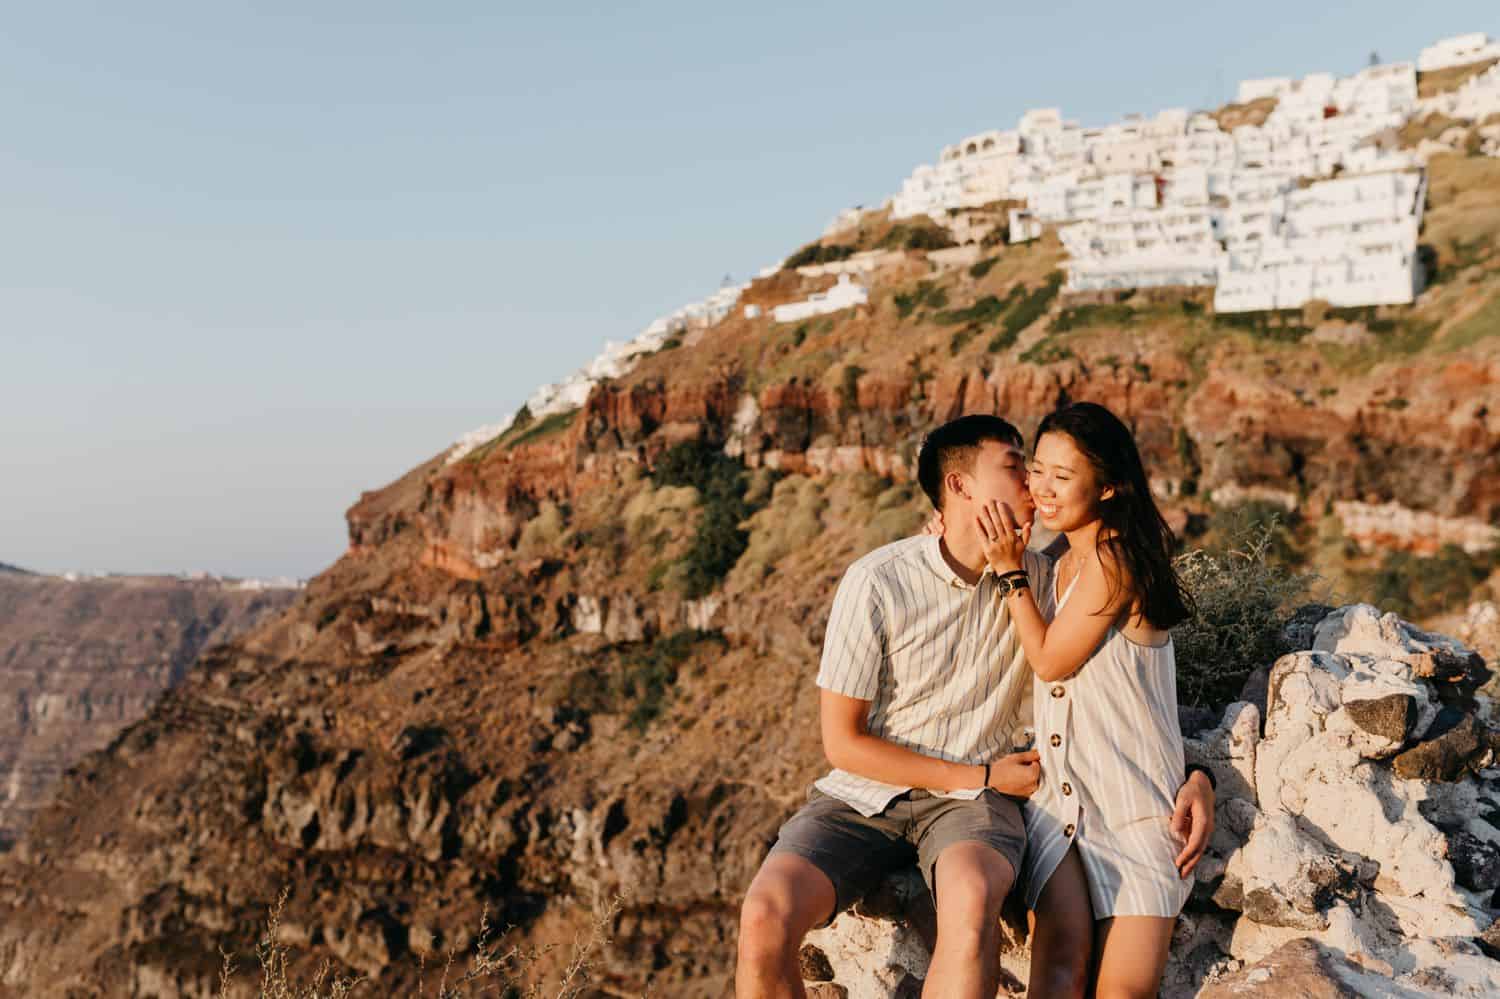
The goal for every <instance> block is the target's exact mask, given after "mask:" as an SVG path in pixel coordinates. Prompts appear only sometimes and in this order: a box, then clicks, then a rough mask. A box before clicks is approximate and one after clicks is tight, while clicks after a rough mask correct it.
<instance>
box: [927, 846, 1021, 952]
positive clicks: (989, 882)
mask: <svg viewBox="0 0 1500 999" xmlns="http://www.w3.org/2000/svg"><path fill="white" fill-rule="evenodd" d="M936 881H937V910H938V923H939V924H940V925H941V924H944V923H947V924H949V925H954V926H968V927H970V928H972V929H977V930H982V931H984V932H986V933H989V932H993V931H994V928H995V926H996V924H997V923H998V922H999V919H1000V908H1001V906H1002V905H1004V904H1005V897H1006V895H1008V894H1009V893H1010V889H1011V887H1012V885H1013V884H1014V883H1015V870H1014V869H1013V868H1012V867H1011V864H1010V861H1008V860H1007V859H1005V857H1004V856H1003V855H1002V854H1001V853H1000V852H999V851H997V850H995V849H994V848H992V847H989V846H987V845H985V844H982V843H960V844H956V845H954V846H952V847H949V848H948V850H945V851H944V852H943V855H942V856H940V857H939V858H938V862H937V874H936Z"/></svg>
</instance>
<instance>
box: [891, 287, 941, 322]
mask: <svg viewBox="0 0 1500 999" xmlns="http://www.w3.org/2000/svg"><path fill="white" fill-rule="evenodd" d="M891 301H893V302H895V303H896V314H897V315H899V316H900V317H901V318H902V319H905V318H907V317H908V316H910V315H911V314H912V313H913V312H916V311H918V310H926V309H942V308H945V307H946V306H947V305H948V292H946V291H945V290H943V289H942V288H940V287H939V286H938V285H937V283H936V282H933V281H918V282H917V286H916V288H914V289H913V290H911V291H909V292H906V293H901V292H898V293H897V294H896V295H895V296H894V297H892V299H891Z"/></svg>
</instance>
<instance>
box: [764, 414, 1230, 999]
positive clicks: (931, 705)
mask: <svg viewBox="0 0 1500 999" xmlns="http://www.w3.org/2000/svg"><path fill="white" fill-rule="evenodd" d="M917 477H918V479H919V481H920V482H921V485H922V488H923V490H924V491H925V492H926V493H927V495H928V497H929V498H930V499H931V500H932V502H933V505H934V506H935V507H936V508H937V509H938V510H939V511H940V512H941V513H942V515H943V523H944V527H943V532H942V536H941V537H932V536H921V537H916V538H906V539H903V540H901V541H897V542H895V543H894V544H890V545H886V546H885V547H883V548H879V549H877V550H875V551H873V552H871V553H870V554H868V555H866V556H865V557H863V558H861V559H859V560H858V561H857V562H855V563H854V564H853V565H852V566H851V567H850V568H849V570H848V572H847V573H846V574H845V576H844V578H843V580H842V581H841V582H840V584H839V588H838V592H837V594H836V595H835V596H834V601H833V609H832V613H831V615H830V617H829V622H828V630H827V634H826V636H825V638H824V643H823V658H822V663H821V665H820V668H819V671H818V686H819V688H820V695H819V696H820V701H819V711H820V718H821V728H822V737H823V748H824V752H825V754H826V755H827V757H828V760H829V762H830V763H832V764H833V766H834V770H833V771H832V772H831V773H829V774H828V775H827V776H825V777H823V778H822V779H821V780H819V781H818V782H817V783H816V784H815V785H814V789H813V791H812V792H811V793H810V794H809V800H808V803H807V804H806V805H804V806H803V808H802V809H801V810H800V811H798V812H797V814H796V815H794V816H792V818H791V819H789V820H788V821H787V823H786V824H785V825H784V826H782V828H781V832H780V835H779V837H778V838H777V841H776V844H775V845H774V846H773V847H772V849H771V853H770V855H769V856H768V857H767V858H766V860H765V862H764V864H762V866H761V868H760V871H759V872H758V873H757V874H756V876H755V879H754V880H753V881H752V882H751V885H750V888H749V891H748V892H747V893H746V896H745V902H744V906H743V908H742V910H741V917H740V941H739V961H738V966H737V969H736V990H737V994H738V995H739V996H740V997H741V999H750V997H756V999H762V997H783V996H792V997H798V996H802V995H804V992H803V989H802V982H801V975H800V973H799V970H798V963H797V958H798V951H799V949H800V947H801V942H802V938H803V937H804V936H805V935H806V933H807V931H808V930H810V929H812V928H813V927H814V926H818V925H824V924H826V923H828V922H829V921H831V920H832V919H833V917H834V915H835V914H837V912H838V911H839V910H840V909H841V908H843V907H846V906H847V905H849V904H850V903H851V902H853V901H854V900H855V899H857V898H858V897H859V896H860V895H861V894H862V893H863V892H864V891H865V889H867V888H868V887H869V886H870V885H871V884H872V883H873V882H874V881H875V880H878V879H879V877H880V876H881V875H883V874H884V873H885V872H886V871H888V870H890V869H891V868H892V867H893V866H896V865H899V864H902V863H906V862H909V860H910V858H911V856H912V855H913V854H915V856H916V859H917V862H918V865H919V867H920V869H921V873H922V877H923V878H924V879H925V880H926V882H927V885H928V888H929V890H931V892H932V893H933V898H934V903H935V907H936V909H937V921H938V931H937V945H936V947H935V949H934V952H933V957H932V964H931V966H930V968H929V971H928V975H927V983H926V987H925V989H924V991H923V994H924V995H927V996H944V997H950V996H953V997H968V996H974V997H980V996H982V997H984V999H990V997H992V996H994V994H995V991H996V989H997V988H998V986H999V956H998V951H999V938H998V933H999V919H1000V907H1001V904H1002V903H1003V902H1004V901H1005V897H1006V895H1007V893H1008V892H1009V891H1010V890H1011V888H1012V887H1013V886H1014V884H1015V878H1016V872H1017V871H1018V870H1019V869H1020V866H1021V853H1022V851H1023V849H1024V847H1025V833H1024V824H1023V822H1022V819H1021V813H1020V807H1021V806H1020V802H1021V801H1022V800H1023V799H1024V798H1026V797H1027V796H1029V795H1030V794H1031V792H1032V791H1034V790H1035V789H1036V787H1037V782H1038V780H1039V777H1040V773H1039V765H1038V762H1037V760H1038V754H1036V753H1035V752H1031V751H1017V749H1018V747H1020V746H1023V745H1024V744H1025V743H1026V742H1028V741H1029V735H1028V733H1027V732H1026V731H1025V730H1026V729H1027V727H1028V726H1029V720H1030V714H1031V712H1030V696H1029V695H1030V690H1031V671H1030V669H1029V668H1028V667H1027V665H1026V663H1025V661H1024V659H1023V657H1022V653H1021V647H1020V643H1019V641H1018V640H1017V638H1016V636H1015V635H1014V633H1013V631H1012V628H1011V623H1010V620H1009V617H1008V613H1007V611H1006V608H1005V606H1004V604H1005V602H1004V601H1003V600H1001V599H999V597H998V596H997V594H996V587H997V586H998V585H1000V584H999V582H998V581H997V579H996V578H995V576H994V574H993V573H990V572H989V571H988V569H987V565H986V561H985V557H984V551H983V541H982V538H981V537H980V534H979V531H978V529H977V527H976V520H975V518H976V515H977V514H978V512H979V510H980V509H982V508H983V507H985V506H986V505H987V504H988V503H989V502H991V501H992V500H993V501H996V502H1000V503H1005V504H1007V505H1008V506H1009V507H1010V508H1011V509H1012V510H1013V511H1016V513H1017V516H1018V518H1019V519H1021V520H1022V522H1026V521H1029V520H1030V518H1031V516H1032V514H1033V512H1034V511H1033V506H1032V501H1031V497H1030V495H1029V494H1028V492H1027V489H1026V462H1025V451H1024V449H1023V441H1022V439H1021V435H1020V433H1019V432H1018V431H1017V430H1016V429H1015V427H1013V426H1011V425H1010V424H1009V423H1007V422H1005V421H1004V420H1001V419H999V418H997V417H993V416H984V415H974V416H965V417H962V418H960V419H958V420H954V421H952V422H950V423H947V424H944V425H943V426H942V427H939V428H938V429H937V430H935V431H933V432H932V433H931V434H930V435H928V438H927V440H926V441H925V442H924V443H923V446H922V450H921V453H920V455H919V457H918V469H917ZM1026 569H1027V571H1028V573H1029V574H1030V576H1031V578H1032V579H1033V580H1035V581H1037V583H1038V584H1039V585H1040V584H1042V583H1043V582H1044V581H1045V580H1047V579H1049V578H1050V570H1049V566H1048V561H1047V559H1046V557H1045V556H1043V555H1041V554H1039V553H1035V552H1028V553H1027V554H1026ZM1188 811H1191V812H1192V813H1193V818H1194V838H1195V839H1198V838H1201V839H1202V840H1203V841H1204V842H1206V840H1207V832H1206V831H1205V829H1206V827H1207V826H1208V824H1209V823H1210V822H1211V818H1212V813H1213V795H1212V791H1211V790H1210V789H1208V786H1207V783H1206V782H1205V781H1204V779H1203V778H1202V777H1193V778H1192V779H1191V780H1190V781H1189V783H1188V784H1187V785H1185V786H1184V789H1183V791H1181V792H1180V793H1179V800H1178V812H1179V815H1184V814H1186V813H1187V812H1188ZM1192 845H1193V844H1192V843H1191V841H1190V848H1191V847H1192ZM1202 845H1203V844H1202V843H1198V844H1197V845H1196V850H1197V853H1199V854H1201V851H1202ZM1188 852H1189V851H1188V850H1185V851H1184V855H1185V856H1186V855H1187V854H1188ZM1196 859H1197V855H1196V854H1195V855H1193V856H1192V857H1191V858H1190V860H1191V863H1196ZM1191 863H1189V864H1188V865H1187V866H1188V867H1189V868H1190V867H1191ZM1087 918H1088V917H1087V914H1082V915H1079V914H1062V915H1060V916H1058V917H1056V919H1057V920H1058V921H1059V922H1060V924H1063V925H1057V926H1049V925H1048V916H1047V914H1046V913H1042V914H1041V916H1040V917H1039V925H1038V936H1039V937H1044V936H1045V937H1046V938H1047V939H1048V941H1049V943H1048V946H1047V953H1048V955H1049V959H1048V961H1047V962H1046V964H1047V967H1046V968H1045V969H1044V968H1038V972H1039V973H1040V972H1043V971H1045V973H1046V974H1047V975H1048V976H1050V977H1051V978H1052V979H1053V980H1054V982H1053V983H1051V984H1049V985H1048V986H1046V988H1045V991H1047V992H1048V993H1049V994H1052V993H1054V992H1056V991H1063V992H1074V993H1076V994H1078V995H1082V990H1083V984H1084V980H1085V977H1086V973H1087V966H1088V965H1087V962H1088V952H1089V947H1088V943H1087V941H1088V939H1089V934H1090V932H1091V929H1092V927H1091V924H1089V923H1088V921H1087ZM1069 923H1071V924H1072V925H1067V924H1069ZM1070 940H1073V941H1077V940H1082V941H1083V943H1082V945H1081V946H1072V947H1069V946H1067V944H1068V942H1069V941H1070ZM1052 955H1056V956H1055V957H1052ZM1033 977H1034V979H1035V978H1036V976H1033ZM1038 984H1039V983H1038V982H1037V981H1035V980H1034V982H1033V987H1034V988H1036V987H1037V986H1038Z"/></svg>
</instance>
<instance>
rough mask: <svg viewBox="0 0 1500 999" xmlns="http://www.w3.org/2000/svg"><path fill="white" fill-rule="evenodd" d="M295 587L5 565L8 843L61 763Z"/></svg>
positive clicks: (281, 604)
mask: <svg viewBox="0 0 1500 999" xmlns="http://www.w3.org/2000/svg"><path fill="white" fill-rule="evenodd" d="M295 595H296V591H294V590H291V589H267V590H240V589H234V588H232V587H231V586H228V585H225V584H221V583H218V582H211V581H189V580H180V579H168V578H155V577H140V578H119V579H96V580H79V581H69V580H66V579H61V578H58V577H53V576H40V575H32V574H27V573H18V572H4V571H0V688H3V689H4V690H5V692H6V699H5V703H4V708H3V711H0V844H5V845H8V844H9V843H10V842H12V841H14V840H15V839H16V838H17V837H18V836H19V835H20V834H21V832H22V831H23V830H24V829H25V828H26V825H27V823H28V821H29V820H30V818H31V816H32V814H33V813H35V811H36V810H37V809H38V808H40V807H41V806H42V805H43V804H44V803H45V801H46V800H47V796H48V794H49V792H50V791H51V788H52V786H53V785H54V784H55V783H56V782H57V779H58V778H59V777H60V776H61V775H62V773H63V771H64V770H66V769H67V768H68V767H70V766H72V765H73V764H74V763H76V762H78V760H80V759H82V758H83V757H84V756H85V755H86V754H88V753H90V752H93V751H95V750H98V749H102V748H103V747H104V746H106V745H108V744H109V742H110V740H112V739H113V738H114V737H115V735H116V734H118V733H119V731H120V730H121V729H123V728H124V727H125V726H127V725H129V724H130V723H132V722H134V721H136V720H137V719H139V718H140V717H142V716H143V715H145V714H146V712H147V711H148V710H150V708H151V705H152V704H154V703H155V702H156V700H157V699H158V698H159V697H160V696H161V694H162V692H163V691H164V690H166V689H167V688H169V687H171V686H174V685H175V684H177V683H179V682H180V681H181V680H182V678H183V677H184V676H185V675H186V674H187V671H188V668H189V667H190V666H191V665H192V663H193V661H194V660H195V659H197V658H198V654H199V653H200V652H201V651H202V650H203V649H205V648H207V647H209V646H212V645H217V644H220V643H222V642H227V641H230V640H231V639H233V638H235V637H237V636H238V635H240V634H242V633H243V632H245V631H247V630H249V629H250V628H251V627H252V626H254V625H255V624H257V623H258V622H260V621H261V620H262V619H264V618H266V617H268V616H271V615H274V614H276V613H279V612H280V611H281V610H283V609H284V608H286V607H287V606H288V605H289V604H290V603H291V602H292V600H293V598H294V597H295Z"/></svg>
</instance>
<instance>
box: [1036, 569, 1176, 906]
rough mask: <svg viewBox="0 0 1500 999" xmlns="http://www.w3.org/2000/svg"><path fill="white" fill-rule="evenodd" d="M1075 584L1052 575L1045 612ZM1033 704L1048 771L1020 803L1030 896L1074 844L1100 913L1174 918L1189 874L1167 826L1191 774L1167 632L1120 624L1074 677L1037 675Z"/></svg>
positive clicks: (1050, 615) (1056, 605) (1044, 766)
mask: <svg viewBox="0 0 1500 999" xmlns="http://www.w3.org/2000/svg"><path fill="white" fill-rule="evenodd" d="M1077 582H1078V581H1077V579H1074V581H1073V584H1074V585H1076V584H1077ZM1072 590H1073V586H1072V585H1070V586H1069V587H1068V592H1067V593H1065V594H1063V596H1062V599H1061V600H1058V599H1057V592H1056V583H1055V581H1054V582H1053V585H1052V586H1048V587H1046V589H1045V590H1044V591H1043V594H1042V597H1043V604H1044V605H1043V606H1042V607H1041V610H1042V614H1043V615H1044V616H1045V617H1046V618H1047V619H1048V620H1051V619H1052V618H1053V617H1055V616H1056V613H1057V611H1058V610H1061V609H1062V606H1063V604H1065V603H1066V602H1067V600H1068V597H1069V596H1071V595H1072ZM1032 704H1033V710H1034V712H1035V723H1036V747H1037V749H1038V751H1040V753H1041V762H1042V780H1041V786H1040V787H1039V788H1038V789H1037V792H1036V793H1035V794H1034V795H1032V797H1031V800H1030V802H1029V803H1028V805H1027V807H1026V809H1025V810H1024V811H1025V817H1026V857H1025V860H1024V861H1023V864H1022V866H1023V867H1024V869H1025V876H1026V904H1027V905H1028V906H1029V907H1031V908H1033V909H1034V908H1036V904H1037V900H1038V899H1039V898H1040V897H1041V894H1042V889H1043V888H1044V887H1045V886H1046V884H1047V879H1048V878H1050V877H1051V876H1052V872H1053V871H1055V870H1057V865H1058V864H1060V863H1061V862H1062V859H1063V857H1064V856H1065V855H1066V854H1067V852H1068V848H1069V847H1070V846H1076V847H1077V848H1078V855H1079V857H1080V859H1082V861H1083V866H1084V868H1085V870H1086V872H1087V874H1088V882H1089V897H1090V901H1091V902H1092V903H1093V908H1094V918H1095V919H1105V918H1108V917H1111V916H1176V915H1177V914H1178V913H1179V912H1180V911H1182V906H1183V904H1184V903H1186V902H1187V897H1188V893H1189V891H1190V890H1191V888H1192V881H1191V879H1187V880H1185V879H1183V878H1181V877H1179V876H1178V874H1177V867H1176V862H1175V861H1176V857H1177V854H1178V852H1179V851H1180V850H1181V849H1182V843H1181V841H1180V840H1178V839H1177V838H1176V836H1174V835H1173V834H1172V832H1171V828H1170V824H1171V818H1172V809H1173V805H1174V803H1175V801H1176V796H1177V789H1178V788H1179V787H1181V785H1182V780H1183V753H1182V735H1181V731H1180V730H1179V728H1178V725H1177V672H1176V665H1175V662H1174V659H1173V654H1172V642H1171V639H1170V638H1169V639H1168V640H1167V641H1166V643H1165V644H1163V645H1159V646H1152V645H1139V644H1137V643H1135V642H1132V641H1131V640H1130V639H1128V638H1126V637H1125V636H1124V634H1122V633H1121V632H1120V630H1119V629H1118V628H1113V627H1112V628H1110V630H1109V634H1108V635H1107V636H1105V638H1104V641H1103V642H1101V643H1100V645H1099V648H1097V649H1096V650H1095V651H1094V654H1093V655H1092V656H1090V657H1089V659H1088V661H1087V662H1085V663H1084V664H1083V666H1081V667H1080V668H1079V669H1078V670H1077V672H1075V673H1073V675H1072V676H1070V677H1068V678H1067V679H1065V680H1056V681H1053V682H1050V683H1044V682H1042V681H1041V680H1040V679H1037V680H1035V682H1034V684H1033V688H1032Z"/></svg>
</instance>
